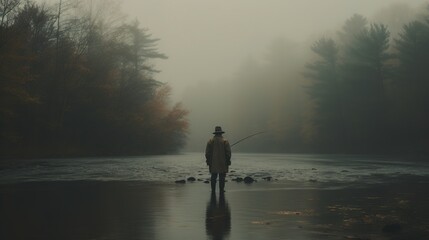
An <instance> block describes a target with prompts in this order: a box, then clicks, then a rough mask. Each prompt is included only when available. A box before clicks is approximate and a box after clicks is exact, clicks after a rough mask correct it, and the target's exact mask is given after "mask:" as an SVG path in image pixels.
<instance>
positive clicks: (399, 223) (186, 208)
mask: <svg viewBox="0 0 429 240" xmlns="http://www.w3.org/2000/svg"><path fill="white" fill-rule="evenodd" d="M209 188H210V186H209V185H208V184H204V183H202V182H194V183H186V184H174V183H156V182H144V181H50V182H27V183H15V184H1V185H0V203H1V205H0V212H1V213H2V214H1V218H0V219H1V220H0V228H1V229H0V238H1V239H10V240H14V239H139V240H140V239H303V240H304V239H305V240H307V239H427V238H428V237H429V227H428V226H429V217H428V216H427V213H428V212H429V205H428V204H427V202H428V199H429V191H428V190H427V182H426V180H424V179H421V180H415V179H414V180H410V179H404V181H401V182H396V183H395V184H389V183H383V184H372V185H360V186H359V185H358V184H356V185H355V186H354V187H339V186H337V185H330V184H328V183H324V184H323V185H320V184H317V183H315V184H314V185H309V184H304V185H297V184H296V183H292V182H281V183H279V182H257V183H253V184H250V185H248V184H244V183H236V182H232V181H229V182H228V183H227V186H226V190H227V192H226V193H225V194H224V198H222V197H221V196H220V195H219V194H217V195H216V196H215V197H214V196H212V195H211V193H210V190H209Z"/></svg>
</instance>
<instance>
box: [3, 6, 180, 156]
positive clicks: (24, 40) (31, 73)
mask: <svg viewBox="0 0 429 240" xmlns="http://www.w3.org/2000/svg"><path fill="white" fill-rule="evenodd" d="M112 3H114V2H109V3H105V1H101V2H99V5H100V6H95V5H94V3H93V2H92V1H91V3H88V1H61V0H60V1H58V4H54V5H47V4H37V3H35V2H32V1H21V0H2V1H0V12H1V13H2V15H1V22H0V98H1V100H0V134H1V135H0V154H1V157H2V158H10V157H46V156H82V155H85V156H88V155H90V156H92V155H118V154H123V155H137V154H158V153H168V152H174V151H177V150H179V149H180V148H181V147H183V145H184V144H185V140H186V135H187V128H188V121H187V111H186V110H185V109H184V108H183V107H182V105H181V104H180V103H177V104H171V103H170V100H169V94H170V91H171V89H170V87H169V86H168V85H166V84H163V83H161V82H159V81H157V80H156V79H155V77H154V76H155V74H156V72H157V70H156V68H155V67H154V65H153V61H151V60H153V59H157V58H159V59H165V58H167V57H166V55H164V54H163V53H161V52H159V51H158V49H157V41H158V39H156V38H153V37H152V36H151V34H150V33H148V30H147V29H144V28H142V27H140V25H139V23H138V22H129V21H127V20H126V19H125V18H124V17H123V16H121V13H118V12H116V11H117V9H115V7H116V5H110V4H112ZM101 5H102V6H101ZM109 6H110V7H109Z"/></svg>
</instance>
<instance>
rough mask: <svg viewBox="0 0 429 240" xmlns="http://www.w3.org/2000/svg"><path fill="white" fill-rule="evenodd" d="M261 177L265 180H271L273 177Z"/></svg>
mask: <svg viewBox="0 0 429 240" xmlns="http://www.w3.org/2000/svg"><path fill="white" fill-rule="evenodd" d="M262 179H264V180H266V181H271V180H272V179H273V177H264V178H262Z"/></svg>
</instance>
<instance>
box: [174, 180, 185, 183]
mask: <svg viewBox="0 0 429 240" xmlns="http://www.w3.org/2000/svg"><path fill="white" fill-rule="evenodd" d="M175 183H186V181H185V180H177V181H175Z"/></svg>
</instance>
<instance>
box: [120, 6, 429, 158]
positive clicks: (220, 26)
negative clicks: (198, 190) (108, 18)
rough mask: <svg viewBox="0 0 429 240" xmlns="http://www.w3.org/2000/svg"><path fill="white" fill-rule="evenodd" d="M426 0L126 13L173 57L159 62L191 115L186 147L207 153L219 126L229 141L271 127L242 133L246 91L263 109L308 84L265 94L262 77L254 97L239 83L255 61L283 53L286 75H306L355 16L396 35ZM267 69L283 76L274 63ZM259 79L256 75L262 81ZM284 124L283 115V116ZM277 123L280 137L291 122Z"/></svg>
mask: <svg viewBox="0 0 429 240" xmlns="http://www.w3.org/2000/svg"><path fill="white" fill-rule="evenodd" d="M425 3H426V1H424V0H412V1H390V0H360V1H351V0H349V1H344V0H327V1H314V0H306V1H302V0H296V1H295V0H287V1H285V0H271V1H258V0H252V1H249V0H237V1H225V0H221V1H201V0H181V1H176V0H161V1H160V0H144V1H141V0H127V1H123V5H122V6H123V10H124V12H126V13H127V14H129V16H131V17H136V18H137V19H138V20H139V21H140V23H141V24H142V25H143V26H144V27H146V28H148V29H149V31H150V33H152V34H153V36H155V37H157V38H160V41H159V45H158V46H159V49H160V50H161V51H162V52H163V53H165V54H166V55H168V57H169V58H168V60H161V61H157V62H156V63H155V64H156V67H157V68H158V69H159V70H160V71H161V72H160V73H159V74H157V79H158V80H159V81H161V82H166V83H168V84H169V85H171V86H172V88H173V99H175V100H177V101H182V102H183V103H184V106H185V108H187V109H188V110H189V111H190V115H189V120H190V135H189V139H188V147H187V150H196V151H199V150H201V148H204V144H205V141H206V140H207V138H208V137H210V134H211V131H212V130H213V128H214V126H215V125H222V126H223V127H224V129H225V131H226V132H227V134H226V136H227V137H228V138H229V139H230V141H234V140H238V139H239V138H241V137H244V136H246V134H251V133H253V132H257V131H261V130H267V129H259V127H261V126H258V125H257V124H253V125H254V126H253V127H251V126H248V127H246V128H239V127H238V125H240V122H241V121H243V118H241V119H240V120H236V121H234V119H237V117H239V116H237V114H244V113H243V112H242V113H240V112H239V111H240V107H239V106H240V103H239V101H240V99H241V100H243V101H248V99H249V98H245V97H243V94H245V93H243V92H242V91H243V90H244V89H246V90H245V91H247V94H255V95H254V96H253V99H254V100H255V103H254V104H257V103H258V102H260V101H259V99H264V98H270V97H274V98H275V97H276V96H279V94H277V93H276V91H283V92H284V91H286V92H290V93H293V92H294V91H293V90H287V89H286V90H279V89H278V87H289V88H296V87H299V86H302V85H300V83H295V84H294V83H284V81H283V83H281V80H279V81H278V82H277V85H276V84H273V83H271V85H272V87H270V88H266V89H261V88H259V87H258V86H257V82H258V79H255V84H256V85H254V86H253V89H255V88H256V89H259V91H257V92H255V91H253V92H252V91H251V90H248V88H244V87H243V86H246V85H247V84H250V85H251V84H252V83H249V82H247V83H244V82H243V83H238V82H239V80H238V79H240V78H243V75H240V71H244V70H243V69H245V68H249V69H251V68H252V66H250V65H252V61H253V62H255V63H254V64H255V66H254V67H257V65H258V64H261V65H264V64H265V65H267V64H268V65H269V64H270V63H267V62H269V58H270V57H276V56H274V55H275V54H277V55H278V56H277V57H279V58H285V61H287V62H289V63H290V64H285V63H282V66H280V68H279V70H280V71H285V73H286V74H288V75H289V76H300V75H301V74H302V70H303V67H304V66H305V64H306V62H307V61H308V59H306V57H305V55H306V54H309V52H310V46H311V45H312V43H313V42H314V41H315V40H317V39H318V38H320V37H323V36H334V35H335V34H336V33H337V31H339V30H340V29H341V27H342V25H343V24H344V22H345V21H346V20H347V19H348V18H350V17H351V16H353V14H356V13H357V14H360V15H362V16H364V17H365V18H367V19H368V21H369V22H381V23H385V24H388V25H389V31H390V33H391V35H392V37H393V36H394V35H395V34H396V33H397V32H399V31H400V29H401V27H402V25H403V24H404V23H407V22H409V21H411V20H413V18H415V16H416V14H415V13H416V12H418V11H419V9H423V8H424V4H425ZM276 44H277V50H276ZM282 44H283V45H285V46H286V48H285V49H283V51H286V52H285V53H283V56H281V55H282V53H279V52H278V51H281V48H282V47H281V46H279V45H282ZM270 54H271V56H270ZM291 58H293V59H291ZM267 59H268V60H267ZM268 68H273V71H276V70H275V69H274V68H275V67H274V66H270V67H268ZM253 70H255V69H253ZM255 71H256V70H255ZM257 74H258V73H255V74H253V75H252V74H250V75H251V76H253V77H254V78H257V77H255V76H256V75H257ZM259 74H260V73H259ZM262 78H263V77H262ZM299 78H302V77H299ZM295 79H297V78H295ZM243 81H244V80H243ZM296 81H300V80H296ZM259 82H260V81H259ZM292 82H293V81H292ZM288 84H289V85H288ZM261 86H262V85H261ZM248 87H250V88H252V86H248ZM298 94H300V93H298ZM273 102H276V100H274V101H273ZM282 104H283V105H284V104H286V105H287V104H288V103H279V102H278V104H277V106H276V104H274V105H273V104H270V105H267V106H265V107H258V106H256V105H254V107H255V109H258V111H257V112H255V113H253V114H255V116H257V115H259V116H260V115H264V116H269V115H270V114H271V115H272V114H273V112H277V113H278V115H282V114H283V112H284V111H281V110H280V109H282V108H283V109H284V108H285V107H286V106H283V105H282ZM289 104H290V103H289ZM302 104H304V103H302ZM242 106H243V107H246V108H248V106H252V104H249V103H248V102H247V103H246V104H243V105H242ZM295 107H297V108H299V107H298V106H295ZM270 108H271V109H270ZM276 108H277V109H278V111H277V110H276ZM262 109H265V111H266V113H264V112H263V111H262ZM241 110H242V109H241ZM247 110H248V111H250V112H251V110H249V109H247ZM296 111H298V110H296ZM249 114H250V113H249ZM255 116H252V115H251V114H250V115H248V116H247V117H250V118H254V117H255ZM241 117H243V116H241ZM268 118H270V120H269V121H271V122H275V121H277V120H276V117H275V116H269V117H268ZM277 119H282V118H281V117H279V116H277ZM295 121H303V119H300V120H298V119H296V120H295ZM276 124H277V125H278V126H277V125H276ZM271 125H276V127H274V128H275V129H277V130H273V131H277V132H278V133H280V132H281V131H280V130H279V129H283V128H285V127H287V126H284V125H285V123H284V121H282V123H281V124H279V123H272V124H271ZM246 131H249V132H247V133H246ZM271 137H272V136H269V137H268V136H267V138H271ZM259 138H262V137H259Z"/></svg>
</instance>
